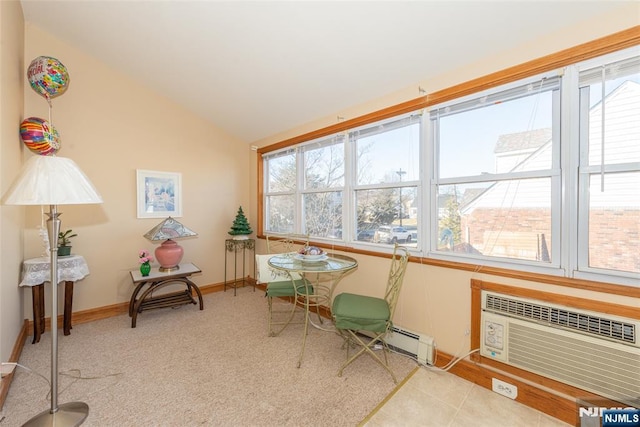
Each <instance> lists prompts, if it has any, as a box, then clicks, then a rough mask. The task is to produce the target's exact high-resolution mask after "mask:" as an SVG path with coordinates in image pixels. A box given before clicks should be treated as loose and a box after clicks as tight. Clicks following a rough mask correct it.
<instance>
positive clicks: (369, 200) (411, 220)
mask: <svg viewBox="0 0 640 427" xmlns="http://www.w3.org/2000/svg"><path fill="white" fill-rule="evenodd" d="M416 195H417V188H416V187H402V188H385V189H376V190H359V191H356V206H357V211H358V219H357V224H356V233H355V239H356V240H360V241H373V242H374V243H389V244H391V243H395V241H397V242H399V243H400V242H403V243H413V246H416V245H415V243H416V240H417V238H418V203H417V202H418V199H417V196H416ZM390 228H391V230H389V229H390ZM394 238H395V240H394Z"/></svg>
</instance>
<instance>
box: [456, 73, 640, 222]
mask: <svg viewBox="0 0 640 427" xmlns="http://www.w3.org/2000/svg"><path fill="white" fill-rule="evenodd" d="M605 106H606V111H607V113H606V114H607V116H608V123H609V125H608V126H609V130H608V132H607V135H608V137H607V150H605V151H606V152H607V151H608V152H609V154H608V155H607V153H606V152H605V156H606V157H605V158H606V159H607V162H609V163H618V162H621V161H636V159H633V158H629V157H628V156H629V153H634V152H637V148H633V147H632V146H633V145H634V144H638V141H640V120H638V121H636V122H634V121H633V120H631V121H629V120H623V121H619V120H615V117H613V115H615V114H616V113H620V112H622V113H624V114H625V115H626V116H628V115H630V114H631V115H633V114H635V115H637V117H640V84H638V83H635V82H632V81H626V82H624V83H623V84H621V85H620V86H618V87H617V88H616V89H615V90H614V91H613V92H611V93H610V94H609V95H607V97H606V98H605ZM601 108H602V102H599V103H597V104H595V105H594V106H593V107H592V108H591V111H589V115H590V119H591V120H590V128H589V132H590V138H589V141H590V142H589V143H590V150H589V153H590V155H589V162H590V164H598V162H599V160H600V153H601V149H600V148H601V146H600V124H599V120H596V118H599V117H600V111H601ZM619 126H624V131H623V132H616V129H615V128H616V127H619ZM529 133H530V134H531V137H529V136H528V135H527V134H529ZM545 137H546V138H547V139H546V141H545ZM551 142H552V141H551V130H550V129H537V130H533V131H529V132H519V133H514V134H508V135H502V136H501V137H500V138H498V142H497V143H496V148H495V150H494V152H495V153H496V157H504V158H505V159H507V158H509V157H510V156H514V158H516V159H518V162H517V163H516V164H515V165H510V166H508V167H507V165H509V164H510V162H507V161H505V162H503V163H500V161H497V162H496V167H497V168H499V169H501V170H500V171H501V172H507V171H511V172H516V171H523V170H538V169H547V168H549V167H550V166H549V165H550V160H551V157H552V152H551V150H552V144H551ZM626 147H628V148H626ZM508 150H512V152H510V151H508ZM518 154H519V155H518ZM625 154H626V156H627V158H625V157H624V156H625ZM501 164H502V165H503V167H502V168H500V165H501ZM625 175H627V174H611V175H608V176H607V178H606V180H605V184H606V183H608V186H607V191H606V192H604V193H598V194H592V195H591V202H590V203H591V206H592V207H606V208H612V207H618V206H624V207H631V208H640V198H638V197H636V198H630V197H629V194H630V192H629V186H632V187H633V186H634V185H637V184H636V183H634V182H633V180H630V179H629V178H628V175H627V176H625ZM548 189H549V182H548V179H526V180H520V181H501V182H497V183H495V184H493V185H491V186H490V187H487V188H485V189H473V190H471V191H473V193H470V194H469V195H467V194H466V193H468V192H469V191H470V190H467V191H466V192H465V194H464V195H463V196H462V200H463V201H464V203H461V206H460V210H461V212H462V213H463V214H469V213H471V211H472V210H473V209H476V208H510V207H517V208H523V207H548V206H550V204H551V200H550V198H549V196H548V194H549V191H548Z"/></svg>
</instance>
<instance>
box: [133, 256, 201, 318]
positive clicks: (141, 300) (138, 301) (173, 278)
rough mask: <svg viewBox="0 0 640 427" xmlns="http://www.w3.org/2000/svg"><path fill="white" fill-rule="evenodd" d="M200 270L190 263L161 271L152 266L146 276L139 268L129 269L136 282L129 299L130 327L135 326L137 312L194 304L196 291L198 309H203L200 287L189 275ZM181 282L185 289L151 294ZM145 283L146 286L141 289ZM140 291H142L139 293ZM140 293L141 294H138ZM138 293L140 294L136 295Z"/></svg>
mask: <svg viewBox="0 0 640 427" xmlns="http://www.w3.org/2000/svg"><path fill="white" fill-rule="evenodd" d="M200 272H201V270H200V269H199V268H198V267H196V266H195V265H193V264H191V263H187V264H180V267H179V268H178V269H177V270H172V271H167V272H163V271H160V270H159V269H158V267H153V268H152V269H151V272H150V273H149V275H148V276H142V274H141V273H140V270H139V269H138V270H131V279H132V280H133V283H134V284H136V285H137V286H136V288H135V289H134V291H133V294H131V301H129V317H131V327H132V328H135V327H136V320H137V317H138V313H141V312H143V311H144V310H152V309H154V308H165V307H175V306H178V305H183V304H196V300H195V299H194V298H193V292H192V291H194V290H195V291H196V293H197V295H198V301H199V302H200V310H204V304H203V303H202V292H200V288H198V286H197V285H196V284H195V283H193V282H192V281H191V280H190V279H189V276H191V275H192V274H194V273H200ZM176 284H183V285H185V286H186V289H185V290H183V291H178V292H171V293H165V294H160V295H153V294H154V292H156V291H158V290H160V289H162V288H164V287H165V286H169V285H176ZM145 285H147V288H146V289H145V290H144V291H143V290H142V289H143V288H144V287H145ZM141 292H142V293H141ZM140 293H141V294H140ZM139 294H140V296H138V295H139Z"/></svg>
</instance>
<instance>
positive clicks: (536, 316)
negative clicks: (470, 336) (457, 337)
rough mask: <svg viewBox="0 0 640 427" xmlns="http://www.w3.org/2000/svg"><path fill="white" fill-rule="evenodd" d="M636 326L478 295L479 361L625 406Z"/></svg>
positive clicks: (638, 365) (638, 368) (637, 384)
mask: <svg viewBox="0 0 640 427" xmlns="http://www.w3.org/2000/svg"><path fill="white" fill-rule="evenodd" d="M638 332H640V321H638V320H635V319H628V318H623V317H618V316H613V315H608V314H604V313H597V312H590V311H586V310H580V309H574V308H571V307H564V306H560V305H556V304H550V303H547V302H542V301H538V300H532V299H525V298H520V297H514V296H510V295H502V294H498V293H494V292H489V291H482V311H481V336H480V339H481V343H480V354H481V355H482V356H485V357H488V358H491V359H495V360H498V361H500V362H503V363H506V364H509V365H512V366H515V367H518V368H521V369H524V370H527V371H530V372H533V373H536V374H538V375H542V376H545V377H548V378H551V379H554V380H557V381H560V382H563V383H566V384H569V385H572V386H574V387H578V388H581V389H583V390H587V391H590V392H593V393H596V394H598V395H601V396H603V397H607V398H610V399H614V400H616V401H619V402H622V403H629V404H630V405H638V403H639V402H640V340H639V339H638Z"/></svg>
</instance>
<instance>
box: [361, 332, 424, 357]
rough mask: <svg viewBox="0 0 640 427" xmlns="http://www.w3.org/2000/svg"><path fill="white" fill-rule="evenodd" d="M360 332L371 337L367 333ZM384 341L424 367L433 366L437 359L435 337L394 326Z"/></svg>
mask: <svg viewBox="0 0 640 427" xmlns="http://www.w3.org/2000/svg"><path fill="white" fill-rule="evenodd" d="M360 332H361V333H362V334H365V335H369V336H371V334H370V333H368V332H367V331H360ZM384 341H385V343H386V344H387V345H388V346H389V348H391V349H392V350H395V351H398V352H400V353H403V354H406V355H407V356H410V357H413V358H415V359H416V360H417V361H418V362H419V363H422V364H423V365H433V362H434V358H435V342H434V339H433V337H430V336H428V335H424V334H418V333H415V332H411V331H409V330H407V329H404V328H400V327H397V326H394V327H393V328H392V332H391V333H389V334H387V335H386V336H385V338H384Z"/></svg>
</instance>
